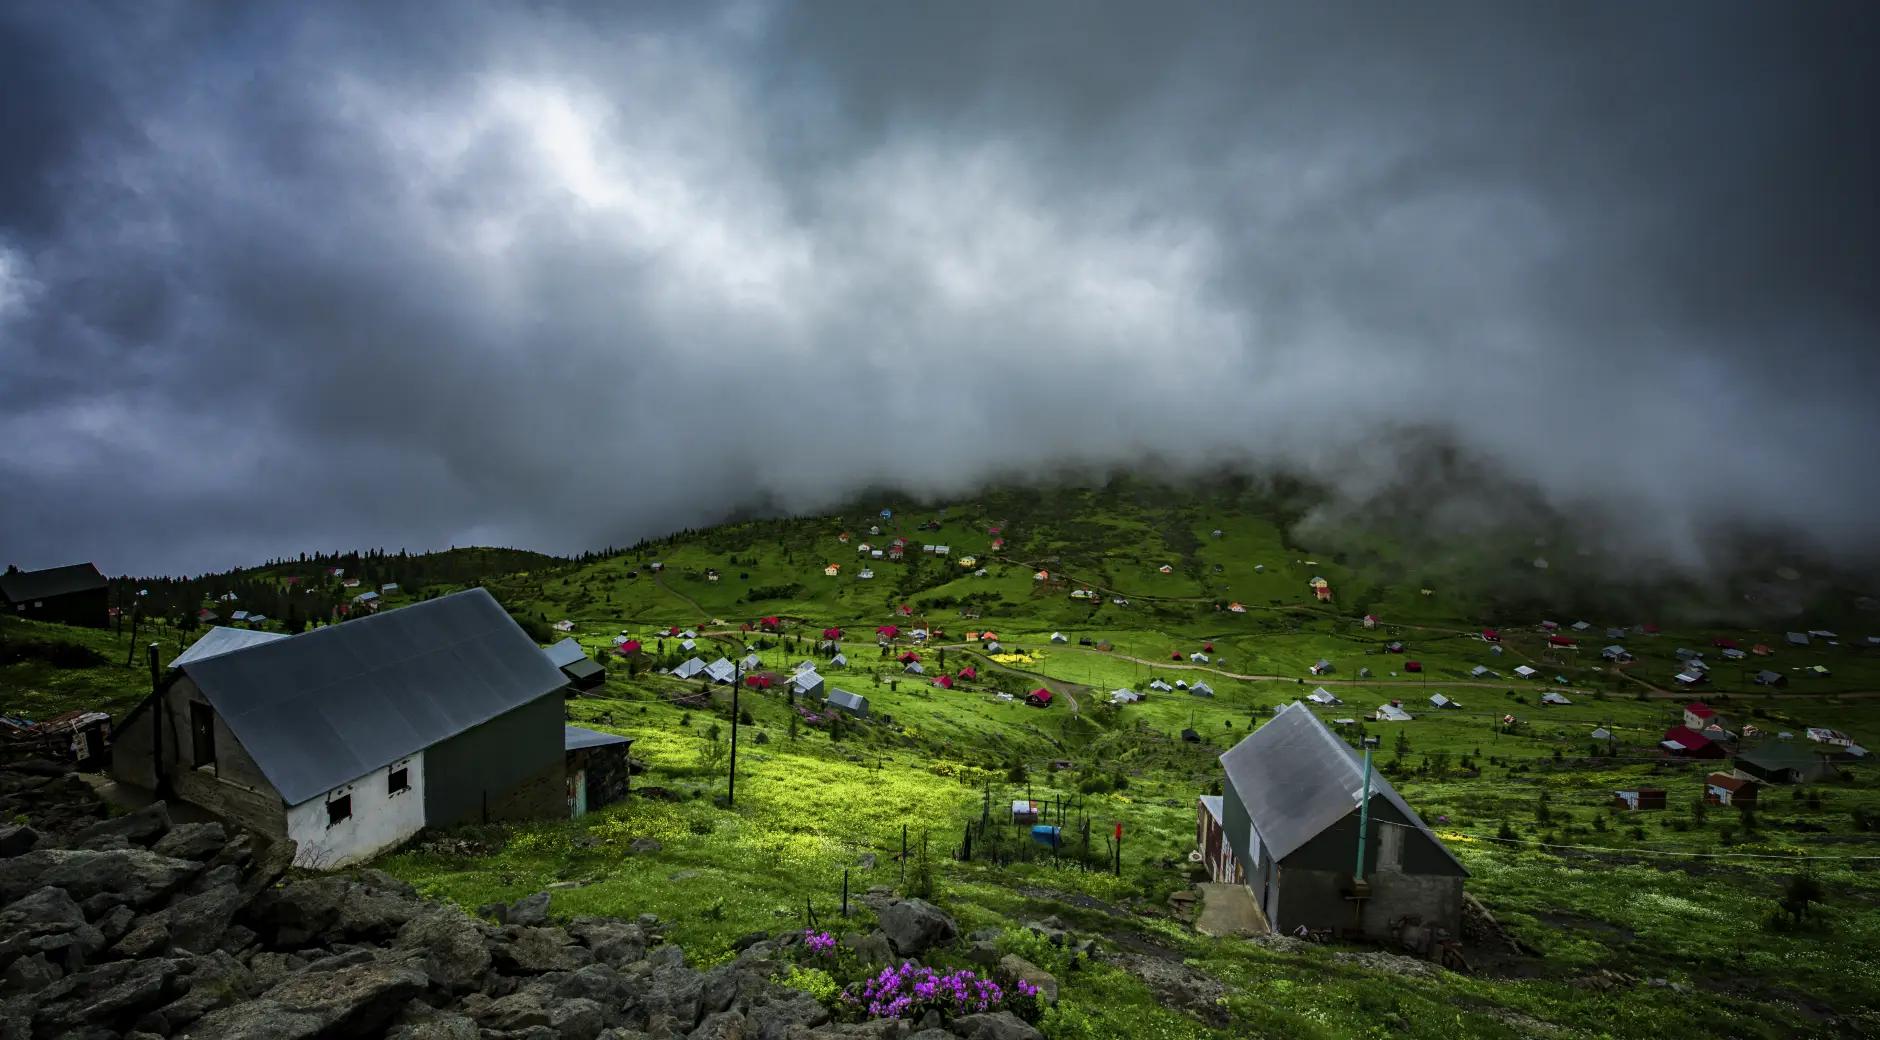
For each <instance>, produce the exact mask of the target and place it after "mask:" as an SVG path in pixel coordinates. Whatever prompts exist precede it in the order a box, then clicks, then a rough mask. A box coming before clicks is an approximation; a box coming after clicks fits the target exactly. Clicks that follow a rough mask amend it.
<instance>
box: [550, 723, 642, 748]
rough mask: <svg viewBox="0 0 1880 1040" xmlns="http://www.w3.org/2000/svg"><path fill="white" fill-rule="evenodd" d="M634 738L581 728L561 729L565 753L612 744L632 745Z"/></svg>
mask: <svg viewBox="0 0 1880 1040" xmlns="http://www.w3.org/2000/svg"><path fill="white" fill-rule="evenodd" d="M631 743H633V738H632V737H623V736H621V735H620V734H618V733H602V732H601V731H599V730H593V729H582V728H581V727H580V726H563V727H562V728H561V746H562V750H564V751H577V750H579V749H581V748H591V747H607V746H609V745H612V744H631Z"/></svg>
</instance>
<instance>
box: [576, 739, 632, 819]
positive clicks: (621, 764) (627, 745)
mask: <svg viewBox="0 0 1880 1040" xmlns="http://www.w3.org/2000/svg"><path fill="white" fill-rule="evenodd" d="M561 730H562V749H563V753H564V755H565V756H566V758H565V768H566V771H567V774H568V782H567V800H568V815H569V817H570V818H572V819H577V820H578V819H580V818H581V817H583V816H586V815H587V813H588V810H590V809H599V808H601V807H602V806H606V805H612V804H613V803H615V802H617V801H619V800H621V799H622V798H625V797H626V796H627V791H628V790H629V789H630V788H631V787H632V784H633V760H632V758H631V757H630V753H631V751H632V749H633V738H632V737H623V736H621V735H619V734H618V733H602V732H600V731H599V730H592V729H583V728H581V727H580V726H566V725H564V726H563V727H562V728H561Z"/></svg>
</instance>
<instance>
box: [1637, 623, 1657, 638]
mask: <svg viewBox="0 0 1880 1040" xmlns="http://www.w3.org/2000/svg"><path fill="white" fill-rule="evenodd" d="M1639 627H1640V628H1642V629H1644V630H1645V634H1646V635H1648V636H1655V635H1657V634H1658V626H1657V625H1654V624H1652V623H1651V622H1649V621H1648V622H1646V623H1645V624H1643V625H1640V626H1639Z"/></svg>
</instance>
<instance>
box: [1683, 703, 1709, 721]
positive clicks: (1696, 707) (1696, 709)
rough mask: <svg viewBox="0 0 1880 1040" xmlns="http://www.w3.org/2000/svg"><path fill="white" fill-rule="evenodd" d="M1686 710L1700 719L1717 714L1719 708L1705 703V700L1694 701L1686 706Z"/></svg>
mask: <svg viewBox="0 0 1880 1040" xmlns="http://www.w3.org/2000/svg"><path fill="white" fill-rule="evenodd" d="M1684 710H1685V711H1687V712H1690V713H1691V714H1692V715H1695V716H1697V717H1698V718H1700V719H1707V718H1710V717H1711V716H1713V715H1715V714H1717V709H1715V708H1713V707H1711V706H1710V705H1708V704H1705V703H1704V702H1703V701H1692V702H1691V703H1689V704H1686V705H1685V706H1684Z"/></svg>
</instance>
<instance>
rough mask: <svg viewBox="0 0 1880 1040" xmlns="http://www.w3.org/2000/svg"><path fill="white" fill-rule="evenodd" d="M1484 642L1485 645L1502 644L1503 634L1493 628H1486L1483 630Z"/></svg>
mask: <svg viewBox="0 0 1880 1040" xmlns="http://www.w3.org/2000/svg"><path fill="white" fill-rule="evenodd" d="M1482 641H1483V642H1485V643H1499V642H1501V633H1500V632H1497V631H1495V630H1494V629H1492V628H1485V629H1483V630H1482Z"/></svg>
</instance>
